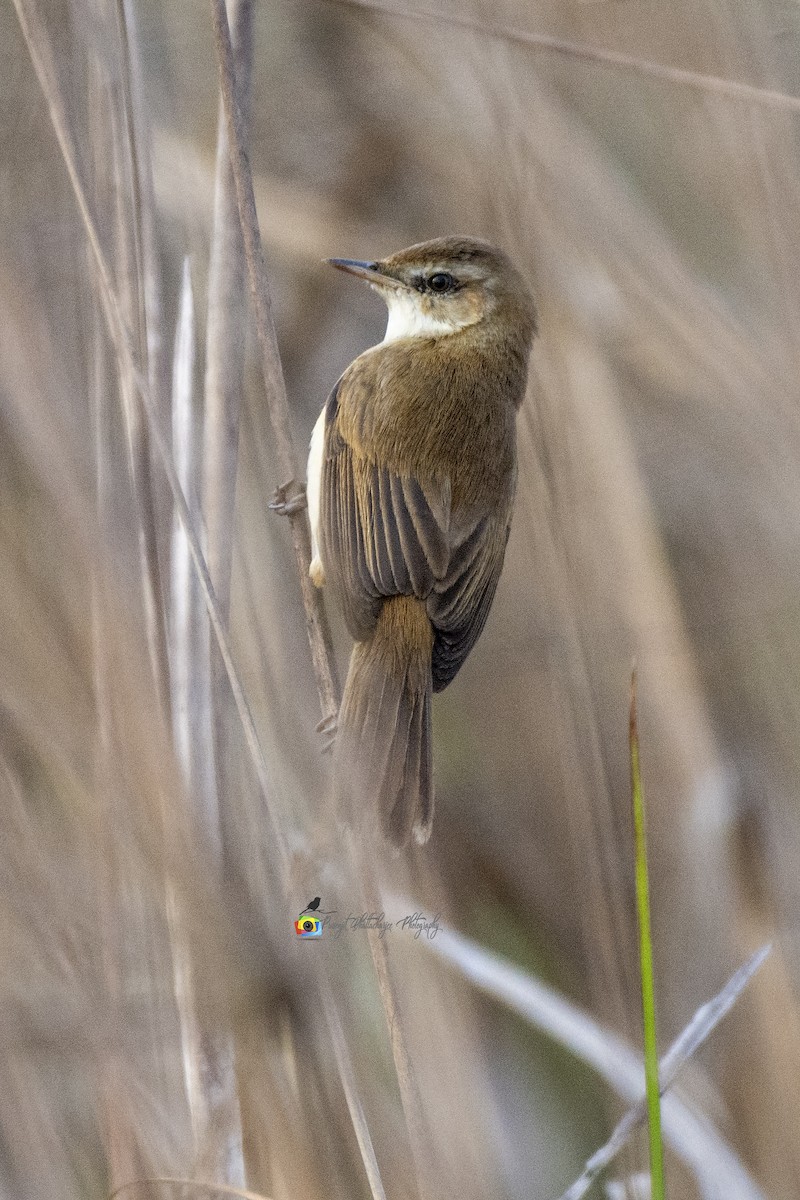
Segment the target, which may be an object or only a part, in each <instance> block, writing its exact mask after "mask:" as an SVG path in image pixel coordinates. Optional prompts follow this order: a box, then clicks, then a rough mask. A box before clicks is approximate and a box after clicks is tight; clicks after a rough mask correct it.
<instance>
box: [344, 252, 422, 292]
mask: <svg viewBox="0 0 800 1200" xmlns="http://www.w3.org/2000/svg"><path fill="white" fill-rule="evenodd" d="M325 261H326V262H328V263H330V265H331V266H332V267H336V269H337V271H347V273H348V275H356V276H357V277H358V278H359V279H365V280H366V281H367V283H371V284H373V285H374V286H375V287H378V288H386V287H389V288H405V286H406V285H405V284H404V283H402V282H401V281H400V280H399V279H395V278H394V276H392V275H385V274H384V273H383V271H381V270H380V268H379V266H378V264H377V263H374V262H359V261H358V260H357V259H355V258H326V260H325Z"/></svg>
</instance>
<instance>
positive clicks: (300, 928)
mask: <svg viewBox="0 0 800 1200" xmlns="http://www.w3.org/2000/svg"><path fill="white" fill-rule="evenodd" d="M294 931H295V933H296V934H297V936H298V937H304V938H315V937H322V921H320V919H319V917H315V916H313V915H312V914H311V913H303V914H302V915H301V916H299V917H298V918H297V920H296V921H295V923H294Z"/></svg>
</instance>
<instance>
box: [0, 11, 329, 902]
mask: <svg viewBox="0 0 800 1200" xmlns="http://www.w3.org/2000/svg"><path fill="white" fill-rule="evenodd" d="M14 7H15V9H16V12H17V16H18V18H19V22H20V27H21V29H22V33H23V37H24V38H25V42H26V45H27V47H28V51H29V53H30V56H31V61H32V62H33V66H34V69H35V71H36V74H37V77H38V79H39V83H40V85H41V87H42V91H43V93H44V96H45V99H46V102H47V105H48V109H49V112H50V119H51V121H52V124H53V128H54V131H55V134H56V138H57V140H58V143H59V147H60V149H61V153H62V156H63V159H64V163H65V166H66V168H67V173H68V175H69V178H70V183H71V184H72V189H73V193H74V195H75V200H76V203H77V205H78V211H79V213H80V216H81V220H82V222H83V226H84V230H85V233H86V237H87V240H88V242H89V247H90V249H91V252H92V263H93V267H94V275H95V281H96V284H97V288H98V293H99V297H100V301H101V305H102V309H103V315H104V317H105V320H106V324H107V327H108V331H109V335H110V337H111V341H112V343H113V345H114V347H115V349H116V351H117V353H118V354H119V355H120V357H121V358H122V359H123V361H124V362H125V364H126V366H127V367H128V368H129V369H130V371H131V372H132V377H133V380H134V382H135V384H136V389H137V392H138V394H139V398H140V400H141V402H142V405H143V407H144V410H145V413H146V416H147V420H148V423H149V428H150V433H151V436H152V438H153V442H154V445H155V448H156V451H157V453H158V456H159V458H160V459H161V464H162V466H163V469H164V472H165V474H166V477H167V481H168V484H169V488H170V491H171V493H172V498H173V502H174V504H175V508H176V511H177V513H178V517H179V519H180V522H181V525H182V527H183V529H184V532H185V534H186V538H187V541H188V543H189V550H190V553H191V556H192V561H193V563H194V567H195V570H196V571H197V575H198V578H199V580H200V586H201V589H202V592H203V599H204V601H205V605H206V608H207V611H208V614H209V617H210V619H211V625H212V628H213V630H214V636H215V638H216V640H217V644H218V646H219V650H220V654H221V656H222V660H223V663H224V665H225V671H226V674H227V677H228V682H229V684H230V688H231V691H232V693H233V698H234V702H235V704H236V708H237V712H238V714H239V718H240V720H241V723H242V728H243V730H244V734H245V740H246V742H247V746H248V750H249V751H250V755H251V758H252V762H253V767H254V770H255V773H256V778H257V781H258V785H259V789H260V791H261V795H262V798H263V800H264V804H265V808H266V811H267V812H268V814H269V816H270V820H271V823H272V828H273V834H274V839H275V849H276V852H277V855H278V861H279V864H280V868H281V872H282V876H281V877H282V879H284V880H286V879H287V877H288V862H289V859H288V851H287V848H286V843H285V839H284V837H283V833H282V830H281V828H280V823H279V821H278V819H277V814H276V812H275V810H274V806H273V802H272V795H273V787H272V783H271V779H270V773H269V768H268V766H267V762H266V759H265V757H264V752H263V750H262V747H261V743H260V740H259V737H258V731H257V729H256V725H255V721H254V719H253V715H252V712H251V709H250V704H249V702H248V699H247V695H246V693H245V691H244V688H243V686H242V683H241V679H240V676H239V672H238V670H237V668H236V664H235V662H234V659H233V653H232V650H231V645H230V639H229V637H228V634H227V630H226V623H225V621H224V620H223V617H222V613H221V612H220V608H219V604H218V602H217V598H216V594H215V592H214V587H213V585H212V583H211V578H210V576H209V573H208V567H207V565H206V562H205V557H204V555H203V552H202V549H201V547H200V541H199V538H198V535H197V532H196V530H195V528H194V522H193V521H192V518H191V514H190V512H189V506H188V504H187V502H186V497H185V496H184V494H183V489H182V488H181V486H180V483H179V481H178V478H177V475H176V472H175V464H174V462H173V460H172V454H171V450H170V447H169V445H168V442H167V439H166V437H165V435H164V432H163V430H162V428H161V420H160V416H159V413H158V411H157V409H156V407H155V404H154V402H153V398H152V396H151V395H150V389H149V386H148V383H147V380H146V379H145V378H144V376H143V375H142V373H141V371H140V370H139V369H138V367H137V366H136V362H135V356H134V352H133V348H132V343H131V335H130V330H129V329H128V327H127V325H126V323H125V320H124V318H123V316H122V313H121V311H120V307H119V302H118V299H117V296H116V292H115V290H114V287H113V284H112V282H111V275H110V272H109V268H108V264H107V262H106V258H105V255H104V253H103V249H102V245H101V243H100V239H99V236H98V232H97V226H96V224H95V221H94V216H93V214H92V211H91V208H90V205H89V203H88V199H87V196H86V192H85V189H84V186H83V182H82V180H81V177H80V173H79V171H78V167H77V159H76V155H75V150H74V146H73V144H72V139H71V136H70V133H69V125H68V122H67V120H66V113H65V109H64V103H63V98H62V96H61V92H60V89H59V87H58V82H57V76H56V74H55V71H54V69H53V59H52V53H51V50H50V43H49V38H48V36H47V33H46V30H45V28H44V26H43V24H42V22H41V19H40V17H39V14H38V11H37V10H36V7H35V5H34V4H32V3H29V0H14ZM309 582H310V581H309Z"/></svg>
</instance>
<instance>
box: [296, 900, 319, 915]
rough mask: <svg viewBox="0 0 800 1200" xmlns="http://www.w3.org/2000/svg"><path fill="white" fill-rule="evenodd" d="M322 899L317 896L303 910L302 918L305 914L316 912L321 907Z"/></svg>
mask: <svg viewBox="0 0 800 1200" xmlns="http://www.w3.org/2000/svg"><path fill="white" fill-rule="evenodd" d="M321 899H322V897H321V896H315V897H314V899H313V900H309V902H308V904H307V905H306V906H305V908H304V909H303V912H301V913H300V916H301V917H302V915H303V913H307V912H316V911H317V909H318V908H319V906H320V902H321Z"/></svg>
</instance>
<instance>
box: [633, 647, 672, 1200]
mask: <svg viewBox="0 0 800 1200" xmlns="http://www.w3.org/2000/svg"><path fill="white" fill-rule="evenodd" d="M629 744H630V758H631V797H632V800H633V825H634V833H635V840H636V913H637V917H638V921H639V969H640V973H641V979H642V1016H643V1018H644V1070H645V1082H646V1087H647V1126H648V1132H649V1135H650V1178H651V1185H652V1200H664V1197H665V1190H664V1147H663V1142H662V1138H661V1096H660V1092H659V1084H658V1049H657V1045H656V1002H655V989H654V986H653V940H652V935H651V931H650V886H649V881H648V875H647V841H646V834H645V821H644V795H643V792H642V779H641V774H640V771H639V728H638V721H637V711H636V671H635V670H634V672H633V674H632V676H631V708H630V726H629Z"/></svg>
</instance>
